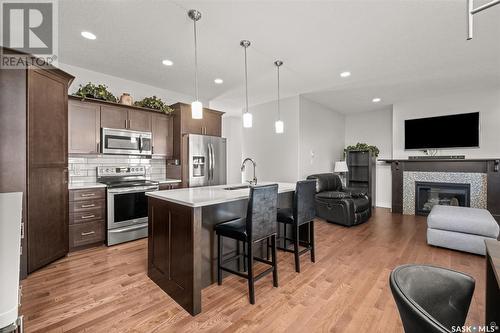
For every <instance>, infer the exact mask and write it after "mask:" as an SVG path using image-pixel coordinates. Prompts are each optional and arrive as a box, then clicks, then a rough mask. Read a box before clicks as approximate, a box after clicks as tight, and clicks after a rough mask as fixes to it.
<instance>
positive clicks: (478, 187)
mask: <svg viewBox="0 0 500 333" xmlns="http://www.w3.org/2000/svg"><path fill="white" fill-rule="evenodd" d="M416 182H430V183H455V184H470V206H471V207H474V208H486V202H487V200H486V198H487V174H486V173H472V172H418V171H405V172H403V214H405V215H415V183H416Z"/></svg>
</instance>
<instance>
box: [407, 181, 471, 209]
mask: <svg viewBox="0 0 500 333" xmlns="http://www.w3.org/2000/svg"><path fill="white" fill-rule="evenodd" d="M434 205H446V206H463V207H470V184H460V183H435V182H419V181H417V182H415V213H416V214H417V215H428V214H429V213H430V211H431V209H432V207H433V206H434Z"/></svg>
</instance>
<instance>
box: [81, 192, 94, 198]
mask: <svg viewBox="0 0 500 333" xmlns="http://www.w3.org/2000/svg"><path fill="white" fill-rule="evenodd" d="M93 196H95V193H82V197H84V198H86V197H93Z"/></svg>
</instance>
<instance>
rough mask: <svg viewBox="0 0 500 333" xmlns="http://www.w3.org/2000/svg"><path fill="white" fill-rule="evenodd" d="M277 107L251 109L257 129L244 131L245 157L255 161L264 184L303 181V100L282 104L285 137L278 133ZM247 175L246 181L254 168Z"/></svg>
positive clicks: (260, 106)
mask: <svg viewBox="0 0 500 333" xmlns="http://www.w3.org/2000/svg"><path fill="white" fill-rule="evenodd" d="M277 107H278V106H277V103H276V101H273V102H269V103H264V104H260V105H256V106H253V107H250V112H251V113H252V115H253V127H252V128H243V145H242V151H243V157H251V158H253V159H254V160H255V162H256V163H257V178H258V180H260V181H265V180H268V181H282V182H295V181H297V179H298V177H299V163H298V161H299V97H298V96H295V97H290V98H286V99H283V100H281V117H282V120H283V122H284V123H285V131H284V133H283V134H276V133H275V131H274V122H275V121H276V119H277ZM246 171H247V172H246V174H245V177H246V178H245V179H251V177H252V168H251V167H250V166H248V167H247V170H246Z"/></svg>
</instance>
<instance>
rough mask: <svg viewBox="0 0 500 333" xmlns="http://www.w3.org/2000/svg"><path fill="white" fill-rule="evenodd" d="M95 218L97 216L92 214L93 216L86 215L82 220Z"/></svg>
mask: <svg viewBox="0 0 500 333" xmlns="http://www.w3.org/2000/svg"><path fill="white" fill-rule="evenodd" d="M93 217H95V215H94V214H92V215H85V216H82V220H87V219H91V218H93Z"/></svg>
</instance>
